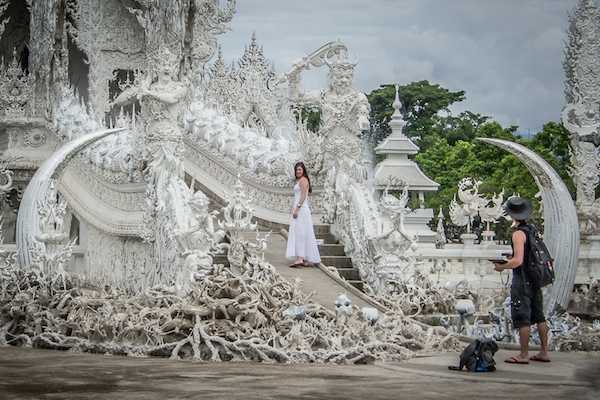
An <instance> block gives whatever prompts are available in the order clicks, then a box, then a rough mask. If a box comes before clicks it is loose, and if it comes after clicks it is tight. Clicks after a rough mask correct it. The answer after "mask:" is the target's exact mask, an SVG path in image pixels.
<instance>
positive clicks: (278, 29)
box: [220, 0, 577, 133]
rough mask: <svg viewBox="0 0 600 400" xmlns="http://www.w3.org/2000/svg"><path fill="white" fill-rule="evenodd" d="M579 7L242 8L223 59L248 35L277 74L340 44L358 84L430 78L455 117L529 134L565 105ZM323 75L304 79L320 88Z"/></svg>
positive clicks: (428, 2) (425, 1) (475, 3)
mask: <svg viewBox="0 0 600 400" xmlns="http://www.w3.org/2000/svg"><path fill="white" fill-rule="evenodd" d="M576 3H577V0H368V1H365V0H303V1H289V0H288V1H282V0H241V1H238V12H237V14H236V16H235V17H234V20H233V22H232V31H231V32H228V33H226V34H224V35H222V36H221V37H220V42H221V44H222V47H223V52H224V54H225V57H226V58H227V59H229V60H231V59H233V58H239V57H240V56H241V54H242V52H243V48H244V45H246V44H247V43H248V42H249V39H250V36H251V34H252V32H253V31H255V32H256V34H257V37H258V41H259V43H260V44H262V45H263V46H264V49H265V55H266V56H267V57H268V58H270V59H271V60H273V61H274V63H275V65H276V68H277V70H278V71H280V72H282V71H285V70H287V69H288V68H289V67H290V66H291V64H292V63H293V62H294V61H295V60H297V59H299V58H300V57H302V56H303V55H305V54H307V53H308V52H311V51H313V50H315V49H316V48H318V47H319V46H321V45H322V44H324V43H325V42H328V41H331V40H335V39H337V38H340V39H342V40H343V41H344V42H345V43H346V44H347V45H348V47H349V48H350V51H351V54H352V55H353V56H355V57H358V59H359V65H358V67H357V71H356V74H355V76H356V85H357V87H358V88H360V89H361V90H363V91H365V92H369V91H371V90H373V89H375V88H377V87H378V86H379V85H380V84H383V83H390V82H399V83H408V82H411V81H415V80H421V79H428V80H430V81H432V82H435V83H439V84H441V85H442V86H444V87H447V88H449V89H452V90H465V91H466V93H467V94H466V95H467V99H466V101H464V102H463V103H461V104H459V105H457V106H456V107H455V108H454V111H461V110H465V109H468V110H471V111H475V112H480V113H482V114H486V115H490V116H492V117H493V118H494V119H496V120H498V121H499V122H501V123H502V124H503V125H519V127H520V129H519V130H520V131H521V132H527V131H531V132H532V133H533V132H535V131H537V130H538V129H540V128H541V126H542V125H543V124H544V123H545V122H547V121H557V120H558V119H559V117H560V110H561V108H562V106H563V103H564V98H563V79H564V76H563V71H562V64H561V63H562V57H563V49H564V42H565V40H566V28H567V23H568V20H567V15H568V12H569V11H570V10H572V9H573V7H574V6H575V5H576ZM324 76H325V71H320V72H314V73H312V74H310V76H309V77H308V79H306V86H307V87H311V86H312V87H316V86H318V85H319V84H322V83H323V82H324Z"/></svg>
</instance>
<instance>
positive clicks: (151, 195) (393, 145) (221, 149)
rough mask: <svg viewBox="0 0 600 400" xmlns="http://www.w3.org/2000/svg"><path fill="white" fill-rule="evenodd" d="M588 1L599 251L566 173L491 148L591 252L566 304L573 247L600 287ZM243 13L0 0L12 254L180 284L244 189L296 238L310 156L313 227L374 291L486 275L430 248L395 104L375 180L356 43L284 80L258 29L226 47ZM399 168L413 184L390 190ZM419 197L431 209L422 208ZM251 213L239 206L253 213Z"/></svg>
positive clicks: (591, 165)
mask: <svg viewBox="0 0 600 400" xmlns="http://www.w3.org/2000/svg"><path fill="white" fill-rule="evenodd" d="M578 10H579V11H577V12H576V13H575V14H574V16H573V18H572V29H571V32H570V35H571V41H570V44H569V48H568V52H567V55H568V57H567V61H566V65H565V66H566V70H567V87H568V90H567V95H568V96H567V97H568V99H567V100H568V102H569V105H568V106H567V107H566V108H565V112H564V116H563V120H564V122H565V125H566V126H567V127H568V128H569V130H570V131H571V132H572V133H573V148H574V155H575V162H576V165H575V168H574V171H575V174H576V176H577V185H578V193H579V194H580V196H578V200H577V205H578V211H579V216H580V218H581V219H582V221H583V227H582V229H583V232H582V233H584V234H585V235H586V236H585V239H586V240H588V241H589V242H590V243H591V244H590V245H589V246H588V247H586V248H585V250H584V251H582V252H581V253H579V248H578V246H579V237H578V235H579V230H578V227H577V219H576V218H575V217H573V218H570V217H569V218H570V219H569V218H567V217H568V216H569V215H570V214H568V212H569V210H570V208H569V207H570V205H572V204H571V201H570V200H567V203H568V204H567V206H565V208H564V209H559V208H558V207H559V203H560V202H561V201H562V202H563V203H562V205H565V204H564V199H565V197H564V196H563V197H560V196H559V194H560V193H559V192H560V191H559V190H558V189H556V188H557V187H558V186H557V185H559V183H558V182H557V183H555V182H554V181H553V179H554V175H552V172H553V170H551V168H550V169H548V168H549V166H548V167H547V166H546V165H545V164H542V161H543V160H541V159H540V158H536V156H535V155H534V154H529V153H526V152H524V151H523V150H522V149H521V148H518V147H514V146H510V145H506V144H502V143H499V142H496V143H492V142H490V143H492V144H495V145H499V146H504V148H506V149H507V150H509V151H512V152H513V153H515V154H516V153H519V152H520V153H519V154H520V155H521V157H522V159H523V160H526V161H527V162H528V163H529V165H528V168H530V169H531V170H532V173H533V174H534V176H535V177H536V180H537V182H538V184H539V185H540V188H541V193H542V198H543V202H544V209H545V212H547V214H545V218H546V223H547V225H548V229H547V230H546V232H547V234H548V235H549V236H548V238H549V239H551V240H552V243H555V244H557V245H558V243H561V240H562V241H564V242H563V243H576V245H573V246H569V249H568V251H567V252H562V253H561V255H560V257H561V258H560V259H561V262H563V265H562V266H561V267H560V268H564V269H565V270H568V271H569V273H568V274H565V275H564V276H565V277H564V279H563V278H561V279H562V280H561V282H560V285H557V287H558V286H560V288H561V289H560V293H558V292H557V294H556V296H558V297H556V296H555V297H556V298H558V299H559V300H557V301H558V302H560V303H562V304H563V305H564V303H565V301H566V300H565V299H566V298H568V293H567V291H568V290H570V288H571V287H572V286H573V283H574V282H575V279H576V278H575V275H576V273H575V272H576V268H577V257H578V255H579V257H580V260H581V261H580V262H581V265H584V266H585V268H587V270H586V272H585V273H584V275H585V274H588V275H589V276H594V275H595V276H597V274H598V271H597V269H595V267H594V263H597V260H598V259H600V256H599V255H598V254H597V253H598V246H597V243H598V240H597V239H598V235H597V233H598V232H597V231H598V229H597V227H598V224H597V219H598V218H597V217H598V215H597V214H598V213H597V208H598V207H596V203H597V200H595V199H594V190H595V188H596V187H597V184H598V168H597V167H598V165H600V164H599V163H598V162H597V159H599V158H598V145H599V144H600V141H598V140H596V139H597V136H598V134H597V128H598V121H597V119H598V118H596V116H597V108H598V103H599V100H598V95H597V93H598V91H597V90H596V89H595V88H596V86H597V83H598V82H596V76H595V75H593V74H588V73H587V72H586V71H587V70H586V69H585V68H586V67H585V66H587V65H592V64H594V62H595V61H596V60H597V58H598V54H597V53H598V48H597V46H598V44H597V43H598V41H597V37H598V31H597V30H598V26H599V25H600V24H598V18H599V17H598V11H597V9H596V7H595V5H594V4H593V2H592V1H591V0H590V1H582V2H581V5H580V8H579V9H578ZM234 13H235V1H234V0H227V1H217V0H172V1H167V0H152V1H142V0H105V1H97V0H40V1H31V0H0V55H1V56H2V58H3V62H2V70H1V71H0V150H1V151H2V161H1V164H0V175H1V176H2V182H0V193H2V222H3V235H4V243H5V245H3V246H4V248H5V249H6V250H7V251H11V252H14V251H15V246H16V252H17V254H18V261H19V263H20V265H21V266H22V267H23V268H28V267H31V266H32V265H33V264H35V263H38V262H39V260H41V259H44V260H46V261H45V265H49V266H50V268H55V269H60V268H59V267H60V266H62V265H63V264H68V269H69V272H70V273H75V274H79V275H82V276H84V277H85V278H86V279H89V280H91V281H96V282H99V283H110V284H112V285H114V286H117V287H119V286H120V287H125V288H127V289H131V290H140V289H143V288H147V287H151V286H153V285H156V284H165V283H175V284H176V285H178V286H185V285H186V284H187V283H186V282H188V283H189V281H190V280H197V279H202V277H203V276H205V275H206V271H209V270H211V268H212V267H213V261H214V260H213V256H214V255H215V253H216V252H217V250H216V249H217V248H218V247H219V245H220V244H222V241H223V238H224V232H223V230H222V229H220V228H219V227H217V226H216V225H215V224H213V223H212V221H213V216H214V215H213V214H212V212H213V210H214V205H215V204H224V203H226V202H227V201H229V200H230V199H232V198H233V197H235V196H234V192H235V191H234V188H237V190H238V192H239V191H243V192H244V195H245V196H246V200H244V201H247V202H248V203H251V204H252V208H253V216H254V217H256V218H257V220H258V223H259V225H261V226H264V227H269V228H270V229H272V230H279V229H281V228H286V226H287V224H288V223H289V218H290V216H289V213H290V208H291V202H292V194H291V185H292V179H293V177H292V166H293V164H294V163H295V162H296V161H299V160H303V161H304V162H305V163H306V164H307V166H308V168H309V170H310V171H311V174H312V175H311V177H312V179H313V186H314V191H313V193H312V195H311V196H312V197H311V203H312V208H313V216H314V219H315V221H314V222H315V223H316V224H317V225H324V226H325V228H326V229H328V230H329V231H330V233H331V234H332V235H333V236H334V237H335V239H336V240H338V241H339V242H340V243H341V244H342V245H343V247H344V253H345V256H347V257H348V258H350V259H351V261H352V265H353V268H355V269H356V270H357V271H358V274H359V276H360V279H361V280H362V282H363V283H364V288H365V290H366V291H367V292H370V293H378V292H381V291H384V289H385V287H386V282H387V281H388V280H389V279H391V278H393V277H395V276H396V277H397V276H401V275H406V274H410V273H413V272H414V271H415V270H416V269H420V270H421V271H424V272H425V273H430V272H431V270H435V273H438V274H439V273H440V268H441V266H440V265H442V264H444V265H445V267H444V268H445V270H444V271H443V274H447V278H448V280H454V281H460V280H468V281H484V280H488V278H490V276H491V275H493V272H492V269H491V268H490V265H489V262H488V261H487V259H488V258H489V257H492V256H495V255H496V254H498V253H499V252H502V251H504V250H505V249H504V248H503V247H502V246H497V245H495V244H493V243H482V244H481V245H477V246H480V247H473V246H475V245H476V244H475V243H465V244H461V245H449V246H447V247H446V248H435V247H434V243H433V242H434V240H435V234H434V232H432V231H431V230H430V229H429V228H428V227H427V226H426V224H427V223H428V222H429V221H430V220H431V219H432V218H433V210H430V209H429V210H428V209H426V208H425V207H424V201H423V199H424V194H425V193H426V192H431V191H435V190H437V188H438V184H437V183H435V182H433V181H432V180H431V179H429V178H428V177H427V176H425V175H424V174H423V173H422V171H421V170H420V169H419V167H418V165H417V164H416V163H415V162H414V161H412V160H411V159H410V158H409V156H412V155H414V154H415V153H416V152H417V151H418V148H417V147H416V146H415V145H414V143H412V142H411V140H410V139H408V138H407V137H406V136H404V134H403V133H402V128H403V120H402V116H401V115H400V112H399V104H395V109H396V112H395V113H394V116H393V117H392V121H391V127H392V134H391V135H390V137H388V138H387V139H386V140H385V141H384V142H383V143H382V144H381V145H379V146H378V147H377V149H376V152H377V153H378V154H381V155H384V156H385V157H386V158H385V159H384V160H383V161H382V162H381V163H380V164H379V165H378V166H377V167H376V169H374V170H371V169H372V168H373V167H372V166H370V164H369V162H367V161H366V160H365V159H364V157H363V155H362V153H361V152H362V149H363V146H362V145H361V139H360V136H361V132H362V131H364V130H366V129H368V127H369V103H368V101H367V98H366V96H365V95H364V93H362V92H360V91H358V90H357V89H356V88H355V87H354V86H353V78H354V71H355V67H356V65H355V64H354V63H353V62H352V61H351V60H350V58H349V56H348V54H349V49H348V48H347V47H346V45H345V44H344V43H342V42H339V41H335V42H330V43H326V44H324V45H323V46H322V47H320V48H318V49H316V50H315V51H314V52H312V53H310V54H306V55H303V54H299V55H298V56H299V59H300V61H298V62H297V63H296V64H294V65H293V66H292V67H291V68H290V69H289V70H288V71H286V72H284V73H281V72H277V71H275V70H274V68H273V66H272V65H271V64H270V63H269V62H268V60H267V59H266V57H265V55H264V54H263V50H262V48H261V47H260V46H259V45H258V43H257V40H256V37H254V36H253V37H252V38H251V40H250V43H249V45H248V46H247V48H246V50H245V52H244V54H243V55H242V57H241V59H240V60H239V62H237V63H234V64H232V65H229V64H228V63H227V62H226V61H225V60H224V59H223V57H222V55H221V52H220V50H219V46H218V40H217V38H218V35H220V34H222V33H224V32H226V31H227V29H229V24H230V22H231V20H232V18H233V16H234ZM590 21H591V22H590ZM582 49H583V50H582ZM584 50H585V51H584ZM315 68H323V69H326V70H327V72H328V83H327V86H326V87H324V88H322V90H320V91H319V92H317V93H312V92H306V91H304V90H303V89H302V85H301V82H302V75H303V73H304V72H305V71H307V70H309V69H315ZM397 100H398V99H397ZM306 109H317V110H319V111H320V115H321V124H320V126H319V129H318V131H317V132H312V131H311V130H309V129H308V128H307V125H306V120H305V119H303V117H302V112H303V110H306ZM531 160H533V161H531ZM34 174H35V176H34ZM373 176H374V179H375V181H374V182H373V181H371V179H372V177H373ZM390 177H393V178H394V179H397V181H398V182H399V181H401V182H404V184H403V185H402V186H398V187H393V185H392V186H391V187H389V188H388V187H387V186H388V183H390V182H389V178H390ZM392 183H393V182H392ZM560 183H562V182H560ZM240 188H243V190H242V189H240ZM386 188H387V189H388V190H386ZM392 190H399V191H401V192H400V193H399V194H398V195H392V194H391V191H392ZM381 192H383V193H381ZM464 193H467V192H466V191H464ZM238 194H239V193H238ZM563 195H564V193H563ZM411 196H412V197H414V198H416V199H417V200H418V202H419V204H420V206H419V207H417V208H416V210H414V211H411V210H408V208H407V207H408V203H409V200H410V198H411ZM560 199H562V200H560ZM238 200H239V199H238ZM559 200H560V201H559ZM239 201H242V200H239ZM554 203H556V204H554ZM17 210H19V211H18V213H17ZM240 210H241V209H240ZM240 210H238V209H232V210H231V212H232V213H233V214H235V215H237V217H236V218H238V217H239V218H241V211H240ZM455 210H458V209H455ZM565 210H567V211H565ZM553 216H556V218H554V217H553ZM251 217H252V216H251ZM491 218H492V219H490V221H493V220H494V218H495V216H493V215H492V216H491ZM552 218H554V219H552ZM565 218H567V221H568V223H565V222H564V219H565ZM595 221H596V222H595ZM561 223H562V225H561ZM245 224H247V225H248V226H250V225H251V224H250V222H249V221H246V222H245ZM242 225H244V224H242ZM228 226H233V227H235V226H237V227H238V228H239V226H238V225H236V224H235V223H234V222H230V225H228ZM240 226H241V225H240ZM244 226H245V225H244ZM559 227H560V228H559ZM231 229H234V228H231ZM235 229H237V228H235ZM240 229H241V228H240ZM417 239H419V240H417ZM471 244H472V245H473V246H471ZM231 246H232V247H233V248H234V250H235V246H234V244H231ZM438 247H440V246H438ZM441 247H443V246H441ZM230 253H232V254H231V256H232V257H233V258H235V257H237V256H239V253H238V254H236V253H235V251H233V252H232V250H231V249H230ZM71 256H72V258H71ZM44 257H45V258H44ZM67 259H70V261H69V262H65V260H67ZM48 260H54V261H48ZM61 268H62V267H61ZM484 278H485V279H484ZM578 279H579V278H578ZM489 280H490V281H491V282H492V283H493V284H495V285H497V284H498V283H499V282H498V278H497V277H494V279H491V278H490V279H489ZM557 290H558V289H557ZM565 293H566V294H565Z"/></svg>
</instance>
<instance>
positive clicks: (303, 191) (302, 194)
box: [294, 178, 308, 218]
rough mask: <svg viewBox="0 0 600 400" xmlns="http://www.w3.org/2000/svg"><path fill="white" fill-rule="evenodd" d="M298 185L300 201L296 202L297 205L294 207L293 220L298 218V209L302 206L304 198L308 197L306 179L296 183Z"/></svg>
mask: <svg viewBox="0 0 600 400" xmlns="http://www.w3.org/2000/svg"><path fill="white" fill-rule="evenodd" d="M298 185H300V200H298V204H295V205H294V218H296V217H298V213H299V212H300V208H301V207H302V205H303V204H304V201H305V200H306V196H308V179H306V178H300V182H298Z"/></svg>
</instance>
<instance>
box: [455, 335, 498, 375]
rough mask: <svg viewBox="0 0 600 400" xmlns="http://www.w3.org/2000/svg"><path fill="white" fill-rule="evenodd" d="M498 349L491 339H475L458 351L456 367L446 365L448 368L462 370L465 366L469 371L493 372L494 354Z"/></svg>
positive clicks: (494, 364)
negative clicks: (458, 357) (458, 356)
mask: <svg viewBox="0 0 600 400" xmlns="http://www.w3.org/2000/svg"><path fill="white" fill-rule="evenodd" d="M497 351H498V344H497V343H496V342H495V341H494V340H492V339H475V341H473V342H471V343H470V344H469V345H468V346H467V347H465V349H464V350H463V351H462V353H460V360H459V364H458V367H456V366H454V365H450V366H448V369H450V370H454V371H462V369H463V368H465V367H466V368H467V371H470V372H493V371H495V370H496V361H495V360H494V354H496V352H497Z"/></svg>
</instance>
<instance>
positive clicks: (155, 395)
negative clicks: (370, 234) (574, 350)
mask: <svg viewBox="0 0 600 400" xmlns="http://www.w3.org/2000/svg"><path fill="white" fill-rule="evenodd" d="M508 355H509V353H507V352H502V351H501V352H500V353H499V354H497V355H496V360H497V361H499V365H498V367H499V368H498V371H496V372H495V373H485V374H483V373H481V374H473V373H466V372H452V371H448V369H447V365H448V364H454V363H456V360H457V358H458V356H457V354H442V355H435V356H429V357H422V358H417V359H413V360H410V361H407V362H403V363H380V364H375V365H366V366H336V365H302V364H300V365H298V364H296V365H280V364H257V363H195V362H190V361H170V360H166V359H157V358H152V359H150V358H143V359H140V358H128V357H118V356H103V355H95V354H77V353H68V352H59V351H52V350H35V349H23V348H15V347H2V348H0V399H2V400H4V399H14V400H30V399H36V400H45V399H89V400H91V399H93V400H104V399H111V400H112V399H144V400H155V399H156V400H158V399H160V400H166V399H232V400H234V399H244V400H248V399H368V400H376V399H400V398H401V399H436V400H439V399H509V398H510V399H531V398H535V397H538V396H539V397H540V398H545V399H548V398H552V400H556V399H578V400H584V399H598V398H600V392H598V391H595V392H594V390H595V389H592V388H591V386H590V384H589V383H588V382H586V381H584V380H582V379H581V378H578V377H577V375H576V370H577V369H578V368H584V369H586V370H587V371H591V369H590V368H589V367H588V365H590V363H599V364H595V365H596V367H595V368H597V370H596V371H597V374H596V376H598V374H600V367H599V365H600V355H590V354H584V353H579V354H569V353H561V354H553V358H554V360H553V362H552V363H550V364H541V363H538V364H533V363H532V364H530V365H523V366H517V365H507V364H504V363H502V362H500V361H502V360H503V359H504V358H505V357H507V356H508Z"/></svg>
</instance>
